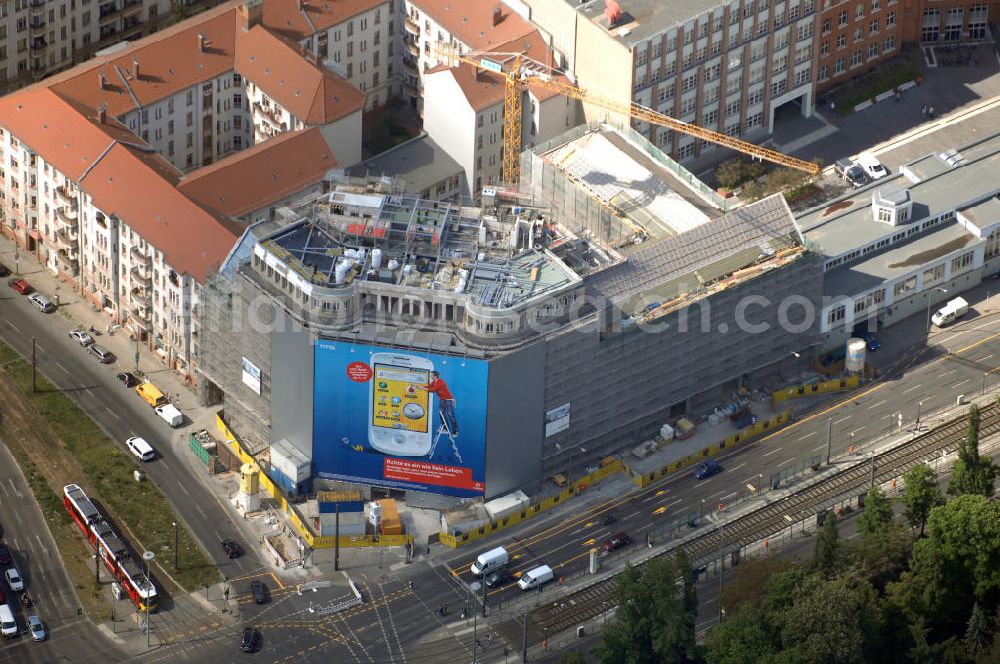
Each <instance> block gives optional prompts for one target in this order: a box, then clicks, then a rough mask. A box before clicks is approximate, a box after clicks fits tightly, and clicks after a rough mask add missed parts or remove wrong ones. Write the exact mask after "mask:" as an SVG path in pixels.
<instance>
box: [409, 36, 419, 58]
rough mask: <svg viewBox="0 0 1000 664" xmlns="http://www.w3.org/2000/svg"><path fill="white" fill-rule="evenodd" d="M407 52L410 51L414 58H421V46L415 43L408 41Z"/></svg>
mask: <svg viewBox="0 0 1000 664" xmlns="http://www.w3.org/2000/svg"><path fill="white" fill-rule="evenodd" d="M406 50H407V51H409V53H410V55H412V56H413V57H415V58H418V57H420V44H418V43H416V42H414V41H410V40H406Z"/></svg>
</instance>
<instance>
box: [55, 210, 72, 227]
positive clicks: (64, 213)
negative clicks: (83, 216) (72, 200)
mask: <svg viewBox="0 0 1000 664" xmlns="http://www.w3.org/2000/svg"><path fill="white" fill-rule="evenodd" d="M56 219H58V220H59V221H61V222H63V223H64V224H67V225H69V226H72V227H73V228H76V206H75V205H74V206H72V207H70V206H68V205H64V206H62V207H57V208H56Z"/></svg>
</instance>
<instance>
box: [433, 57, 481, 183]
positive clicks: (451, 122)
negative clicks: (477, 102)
mask: <svg viewBox="0 0 1000 664" xmlns="http://www.w3.org/2000/svg"><path fill="white" fill-rule="evenodd" d="M424 131H426V132H427V135H428V136H430V137H431V140H433V141H434V142H435V143H437V144H438V145H439V146H440V147H441V149H442V150H444V151H445V152H447V153H448V155H449V156H450V157H451V158H452V159H454V160H455V161H457V162H458V164H459V165H460V166H461V167H462V169H463V170H464V171H465V177H464V178H463V179H464V182H463V184H462V196H463V197H466V196H469V195H470V192H471V188H472V187H473V186H475V175H474V174H475V172H476V160H475V152H476V112H475V111H474V110H473V109H472V107H471V106H469V104H468V102H467V101H466V99H465V95H464V94H462V90H461V89H460V88H459V87H458V83H456V82H455V79H454V77H453V76H452V75H451V74H450V73H449V72H447V71H439V72H434V73H433V74H428V75H426V76H425V77H424ZM476 195H477V196H478V195H479V192H478V191H477V192H476Z"/></svg>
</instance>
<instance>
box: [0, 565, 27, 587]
mask: <svg viewBox="0 0 1000 664" xmlns="http://www.w3.org/2000/svg"><path fill="white" fill-rule="evenodd" d="M4 576H6V577H7V585H8V586H10V589H11V590H13V591H14V592H16V593H19V592H21V591H22V590H24V580H23V579H22V578H21V573H20V572H18V571H17V568H16V567H11V568H10V569H8V570H7V571H6V572H4Z"/></svg>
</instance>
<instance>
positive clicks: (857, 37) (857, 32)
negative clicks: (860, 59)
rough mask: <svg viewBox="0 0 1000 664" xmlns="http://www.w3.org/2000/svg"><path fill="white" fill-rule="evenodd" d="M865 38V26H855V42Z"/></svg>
mask: <svg viewBox="0 0 1000 664" xmlns="http://www.w3.org/2000/svg"><path fill="white" fill-rule="evenodd" d="M864 38H865V31H864V29H863V28H860V27H858V28H854V43H855V44H856V43H858V42H859V41H861V40H862V39H864Z"/></svg>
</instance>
